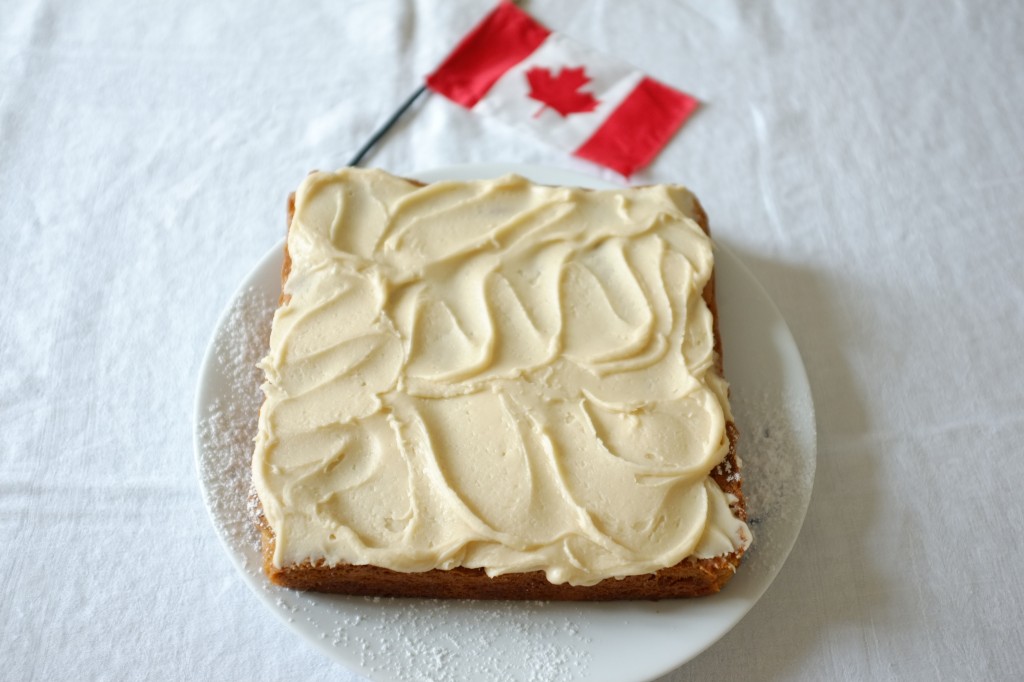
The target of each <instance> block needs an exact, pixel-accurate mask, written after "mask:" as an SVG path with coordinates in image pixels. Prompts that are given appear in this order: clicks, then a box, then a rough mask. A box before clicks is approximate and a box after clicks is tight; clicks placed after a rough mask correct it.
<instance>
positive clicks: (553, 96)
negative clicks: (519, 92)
mask: <svg viewBox="0 0 1024 682" xmlns="http://www.w3.org/2000/svg"><path fill="white" fill-rule="evenodd" d="M526 80H527V81H528V82H529V83H530V92H528V93H527V96H528V97H529V98H530V99H535V100H537V101H538V102H541V103H543V104H544V106H542V107H541V108H540V109H538V110H537V113H536V114H534V115H533V117H534V118H536V117H538V116H540V114H541V112H542V111H544V110H545V109H547V108H548V107H551V108H552V109H554V110H555V111H557V112H558V113H559V114H561V115H562V116H563V117H565V116H568V115H569V114H576V113H583V112H587V111H593V110H594V109H596V108H597V105H598V104H600V103H601V102H600V100H598V99H595V98H594V95H592V94H591V93H589V92H580V88H582V87H583V86H584V85H586V84H587V83H589V82H590V78H589V77H588V76H587V74H586V73H585V72H584V71H583V67H582V66H577V67H576V68H569V67H562V69H561V70H560V71H559V72H558V75H557V76H556V75H555V74H553V73H552V72H551V69H546V68H544V67H543V66H535V67H533V68H532V69H530V70H529V71H527V72H526Z"/></svg>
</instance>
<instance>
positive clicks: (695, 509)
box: [252, 168, 751, 600]
mask: <svg viewBox="0 0 1024 682" xmlns="http://www.w3.org/2000/svg"><path fill="white" fill-rule="evenodd" d="M713 274H714V258H713V251H712V243H711V240H710V238H709V236H708V231H707V221H706V218H705V215H704V212H703V210H702V209H701V207H700V205H699V204H698V202H697V200H696V199H695V198H694V197H693V195H692V194H691V193H690V192H688V191H687V190H686V189H684V188H682V187H678V186H651V187H637V188H627V189H616V190H600V191H594V190H584V189H579V188H572V187H550V186H543V185H538V184H534V183H532V182H530V181H528V180H526V179H524V178H522V177H519V176H516V175H508V176H505V177H500V178H497V179H492V180H481V181H471V182H456V181H446V182H436V183H432V184H427V185H423V184H421V183H418V182H414V181H410V180H406V179H403V178H399V177H395V176H392V175H389V174H387V173H385V172H383V171H379V170H360V169H352V168H350V169H345V170H341V171H338V172H335V173H321V172H318V173H313V174H311V175H310V176H308V177H307V178H306V180H305V181H304V182H303V183H302V185H301V186H300V187H299V189H298V191H297V192H296V194H295V196H294V197H293V203H292V205H291V210H290V211H289V229H288V239H287V246H286V254H285V265H284V271H283V276H282V295H281V306H280V308H279V309H278V310H277V312H276V314H275V316H274V321H273V328H272V331H271V337H270V350H269V354H268V355H267V357H266V358H265V359H264V360H263V361H262V363H261V368H262V369H263V371H264V373H265V377H266V381H265V383H264V384H263V391H264V394H265V395H266V400H265V402H264V404H263V407H262V409H261V411H260V417H259V431H258V434H257V436H256V446H255V452H254V455H253V461H252V474H253V485H254V489H255V491H256V495H257V496H258V501H259V505H258V506H259V508H260V514H259V518H258V520H257V523H258V525H259V528H260V531H261V535H262V538H263V550H264V568H265V570H266V573H267V574H268V576H269V577H270V579H271V580H272V581H273V582H275V583H277V584H280V585H285V586H290V587H295V588H299V589H311V590H320V591H329V592H341V593H346V594H364V595H394V596H425V597H444V598H479V599H569V600H601V599H660V598H668V597H687V596H699V595H703V594H709V593H712V592H717V591H718V590H719V589H721V587H722V586H723V585H724V584H725V582H726V581H727V580H728V579H729V578H730V577H731V576H732V574H733V573H734V572H735V570H736V568H737V566H738V564H739V561H740V557H741V556H742V554H743V552H744V551H745V549H746V548H747V546H748V545H749V543H750V540H751V535H750V531H749V529H748V528H747V526H746V523H745V519H746V511H745V507H744V500H743V495H742V491H741V487H740V477H739V460H738V457H737V455H736V437H737V432H736V429H735V427H734V425H733V422H732V416H731V413H730V411H729V403H728V385H727V384H726V382H725V379H724V377H723V374H722V355H721V342H720V339H719V335H718V325H717V319H716V313H717V310H716V301H715V295H714V280H713Z"/></svg>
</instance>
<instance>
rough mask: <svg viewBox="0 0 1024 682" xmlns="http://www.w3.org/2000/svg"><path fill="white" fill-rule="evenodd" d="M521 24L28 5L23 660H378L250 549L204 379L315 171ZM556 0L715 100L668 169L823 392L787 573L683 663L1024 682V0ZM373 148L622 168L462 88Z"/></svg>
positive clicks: (14, 474) (14, 112) (56, 670)
mask: <svg viewBox="0 0 1024 682" xmlns="http://www.w3.org/2000/svg"><path fill="white" fill-rule="evenodd" d="M489 7H490V2H489V1H488V0H459V1H458V2H441V1H440V0H407V1H405V2H399V1H397V0H395V1H389V2H381V1H377V2H369V1H367V2H347V3H344V2H336V3H318V4H315V5H314V4H311V6H307V7H301V8H300V7H297V6H293V5H292V4H291V3H272V2H266V1H265V0H247V1H246V2H237V1H236V2H228V3H217V2H196V1H194V0H185V1H182V2H174V3H156V4H154V3H124V2H114V1H112V0H93V1H90V2H80V1H69V2H64V1H61V0H2V1H0V206H2V209H0V236H2V241H3V248H2V249H0V277H2V281H3V287H2V291H3V292H4V303H3V305H0V538H2V541H3V551H2V552H0V585H2V598H0V632H2V637H0V652H2V653H0V659H2V661H3V663H2V667H0V669H2V671H3V672H2V673H0V677H3V678H6V679H13V680H34V679H40V680H44V679H45V680H49V679H68V680H71V679H75V680H78V679H100V678H103V679H140V680H141V679H146V680H149V679H205V680H249V679H280V680H304V681H306V680H327V679H330V680H356V679H359V678H357V677H356V676H354V675H353V674H351V673H349V672H348V671H346V670H345V669H343V668H342V667H340V666H339V665H337V664H335V663H333V662H331V661H330V660H328V659H327V658H325V657H324V656H322V655H321V654H320V653H318V652H317V651H315V650H314V649H313V648H311V647H310V646H308V645H307V644H306V643H304V642H303V641H301V640H300V639H299V638H297V637H296V636H295V635H293V634H292V633H291V632H290V631H288V630H287V629H286V628H285V627H284V626H283V625H282V624H281V623H280V622H278V620H277V619H276V618H275V617H274V616H272V615H271V614H270V613H269V612H268V611H267V610H265V609H264V607H263V606H262V605H261V604H260V603H259V602H258V601H257V600H256V599H255V598H254V597H253V596H252V595H251V594H250V593H249V591H248V589H247V588H246V587H245V586H244V584H243V583H242V581H241V580H240V579H239V577H238V576H237V575H236V573H235V569H234V568H233V567H232V566H231V564H230V563H229V561H228V559H227V557H226V556H225V554H224V551H223V550H222V548H221V546H220V544H219V542H218V540H217V538H216V535H215V533H214V531H213V528H212V526H211V524H210V522H209V520H208V519H207V515H206V512H205V511H204V508H203V503H202V500H201V496H200V491H199V487H198V484H197V481H196V474H195V469H194V465H193V459H192V402H193V396H194V391H195V386H196V378H197V374H198V370H199V364H200V361H201V358H202V355H203V352H204V349H205V345H206V343H207V340H208V339H209V337H210V334H211V332H212V330H213V327H214V324H215V321H216V319H217V316H218V313H219V312H220V310H221V309H222V308H223V306H224V305H225V304H226V302H227V301H228V300H229V298H230V295H231V293H232V291H233V290H234V288H235V287H236V285H237V284H238V282H239V281H240V280H241V279H242V277H243V276H244V275H245V274H246V272H247V271H248V270H249V269H250V268H251V267H252V266H253V265H254V264H255V262H256V261H257V260H258V259H259V257H260V256H261V255H262V254H263V253H264V252H266V250H267V249H268V248H269V247H270V246H271V245H272V244H274V243H275V242H276V241H277V240H278V239H280V237H281V235H282V233H283V228H284V201H285V198H286V197H287V195H288V192H289V191H290V190H292V189H293V188H294V187H295V186H296V185H297V183H298V182H299V181H300V180H301V178H302V177H303V176H304V175H305V173H306V172H307V171H308V170H310V169H312V168H330V167H336V166H340V165H343V164H344V163H345V162H346V160H347V158H348V157H349V155H350V154H351V153H352V152H353V151H354V150H355V149H356V148H357V147H358V146H359V145H360V144H361V143H362V142H363V141H364V139H365V138H366V137H367V136H368V135H369V133H370V132H371V130H372V129H373V128H374V127H375V125H376V124H378V123H379V122H380V121H381V120H382V119H383V118H384V117H385V116H386V115H387V114H388V113H389V112H390V111H391V110H392V109H393V108H394V107H395V106H396V104H397V103H398V102H399V101H400V100H402V99H403V98H404V97H405V96H406V95H407V94H408V93H409V92H411V91H412V90H413V89H414V88H415V87H416V85H417V84H418V83H419V82H420V79H421V77H422V76H423V75H424V74H425V73H426V72H428V71H429V70H430V69H431V67H432V66H433V65H434V64H435V63H436V62H437V61H438V60H439V59H440V58H441V57H442V56H443V55H444V54H445V52H446V51H447V50H448V49H449V48H450V47H451V46H452V45H453V44H454V41H455V40H456V39H457V38H458V37H459V36H461V35H462V34H463V33H464V32H465V31H466V30H467V29H468V28H469V27H470V26H471V25H472V24H473V23H474V22H475V21H476V20H477V18H479V17H480V16H482V15H483V14H484V13H485V12H486V11H487V10H488V8H489ZM528 9H529V10H530V11H531V12H532V13H533V14H534V15H535V16H536V17H538V18H539V19H540V20H541V21H543V22H544V23H546V24H548V25H549V26H551V27H553V28H556V29H558V30H561V31H563V32H565V33H567V34H569V35H571V36H572V37H574V38H576V39H577V40H579V41H582V42H585V43H588V44H590V45H592V46H594V47H597V48H599V49H602V50H604V51H606V52H608V53H611V54H614V55H617V56H619V57H621V58H622V59H624V60H626V61H629V62H632V63H634V64H636V65H637V66H639V67H641V68H642V69H644V70H646V71H647V72H649V73H650V74H652V75H654V76H656V77H658V78H660V79H662V80H665V81H667V82H669V83H671V84H673V85H676V86H678V87H680V88H682V89H685V90H688V91H689V92H692V93H693V94H695V95H696V96H698V97H699V98H700V99H701V100H703V101H704V102H705V103H706V104H705V106H704V107H703V108H702V109H701V110H700V112H699V113H698V114H697V115H696V116H695V117H694V118H693V119H692V121H691V122H690V123H689V124H687V125H686V126H685V127H684V129H683V130H682V132H681V133H680V134H679V135H678V136H677V137H676V138H675V139H674V140H673V142H672V143H671V144H670V146H669V147H668V148H667V150H666V151H665V152H664V153H663V154H662V155H661V156H660V157H659V158H658V159H657V161H656V163H655V164H654V165H653V166H651V167H650V168H649V169H648V170H647V171H645V172H642V173H640V174H639V175H637V176H636V178H635V180H636V181H637V182H652V181H681V182H684V183H686V184H688V185H690V186H691V187H692V188H693V189H694V190H695V191H696V193H697V194H698V196H700V198H701V199H702V201H703V203H704V204H705V206H706V208H707V210H708V213H709V214H710V216H711V220H712V225H713V229H714V231H715V234H716V235H717V236H718V238H719V239H720V240H721V241H723V242H725V243H728V244H729V245H730V246H731V247H732V250H733V251H734V252H736V253H737V254H738V255H739V257H740V258H741V259H742V260H743V261H744V262H745V263H746V264H747V265H748V266H749V268H750V269H751V270H752V271H753V273H754V274H755V276H756V277H757V278H758V279H759V280H760V281H761V282H762V283H763V284H764V286H765V287H766V289H767V290H768V292H769V294H770V295H771V296H772V297H773V298H774V300H775V301H776V302H777V303H778V305H779V307H780V308H781V310H782V313H783V315H784V316H785V318H786V319H787V320H788V322H789V324H790V326H791V328H792V330H793V333H794V335H795V337H796V340H797V342H798V344H799V347H800V349H801V352H802V354H803V358H804V360H805V363H806V366H807V370H808V373H809V376H810V381H811V385H812V389H813V391H814V396H815V401H816V406H817V410H818V413H817V414H818V430H819V459H818V475H817V480H816V486H815V492H814V498H813V501H812V503H811V507H810V511H809V514H808V517H807V522H806V525H805V526H804V530H803V533H802V535H801V537H800V540H799V541H798V543H797V546H796V548H795V550H794V552H793V554H792V555H791V557H790V559H789V562H788V563H787V564H786V566H785V567H784V569H783V571H782V573H781V574H780V575H779V577H778V579H777V581H776V583H775V584H774V586H773V587H772V588H771V589H770V590H769V592H768V593H767V594H766V595H765V597H764V598H763V600H762V601H761V602H760V603H759V604H758V605H757V606H756V607H755V608H754V610H753V611H752V612H751V613H750V614H749V615H748V616H747V617H746V618H745V619H744V620H743V621H742V622H741V623H740V624H739V626H737V627H736V628H735V629H734V630H733V631H732V632H731V633H730V634H729V635H727V636H726V637H725V638H724V639H723V640H721V641H720V642H719V643H718V644H717V645H715V646H714V647H712V648H711V649H710V650H708V651H707V652H706V653H704V654H702V655H701V656H700V657H698V658H697V659H696V660H694V661H693V662H691V663H690V664H688V665H686V666H685V667H683V668H681V669H679V670H677V671H676V672H674V673H672V674H671V675H669V676H668V677H667V678H666V679H670V680H690V679H694V680H697V679H721V680H732V679H765V680H789V679H802V680H822V679H836V680H863V679H900V680H903V679H986V680H987V679H1020V677H1021V676H1022V675H1024V663H1022V653H1021V652H1022V650H1024V641H1022V632H1024V628H1022V626H1021V623H1020V613H1021V612H1024V580H1021V579H1020V577H1019V566H1020V564H1021V560H1022V559H1024V556H1022V551H1021V542H1020V540H1019V538H1018V537H1017V534H1018V533H1019V532H1020V529H1021V528H1022V527H1024V503H1022V496H1021V494H1020V489H1021V486H1022V484H1024V457H1022V456H1021V455H1022V445H1021V444H1022V443H1024V417H1022V413H1024V380H1022V379H1024V377H1022V373H1021V362H1022V355H1021V347H1022V339H1024V271H1022V266H1024V115H1022V111H1024V80H1022V76H1021V74H1020V68H1021V65H1022V64H1024V40H1022V38H1021V36H1022V35H1024V9H1022V6H1021V5H1020V4H1019V3H1017V2H1014V1H1013V0H1005V1H1003V2H998V1H992V2H975V3H970V2H962V1H961V2H935V1H932V0H915V1H913V2H903V3H890V2H884V1H883V0H871V1H869V2H860V3H852V2H851V3H818V2H811V1H800V2H783V1H780V2H766V3H754V2H750V3H741V2H721V3H699V2H692V1H691V2H673V1H670V0H660V1H651V2H646V3H623V2H613V1H604V2H593V3H588V4H587V5H586V6H584V5H583V3H578V4H577V3H556V2H540V1H536V2H533V3H531V4H530V5H529V6H528ZM368 161H369V163H370V164H372V165H379V166H381V167H383V168H386V169H388V170H391V171H394V172H396V173H401V174H411V173H412V172H414V171H415V170H417V169H424V168H429V167H435V166H440V165H449V164H455V163H473V162H490V161H515V162H526V163H539V164H546V165H551V166H559V167H567V168H572V169H577V170H583V171H585V172H597V171H595V170H594V169H593V168H592V167H590V166H589V165H587V164H585V163H583V162H578V161H575V160H573V159H571V158H569V157H567V156H566V155H564V154H562V153H560V152H558V151H555V150H552V149H549V148H547V147H545V146H543V145H542V144H541V143H538V142H535V141H533V140H531V139H524V138H523V137H522V136H520V135H519V134H516V133H512V132H509V131H507V130H505V129H503V128H501V127H500V125H498V124H494V123H491V122H489V121H487V120H483V119H481V118H479V117H477V116H476V115H474V114H471V113H469V112H466V111H463V110H460V109H459V108H457V107H455V106H454V105H452V104H450V103H449V102H447V101H444V100H442V99H441V98H439V97H437V96H433V97H430V98H428V99H426V100H425V101H424V102H422V103H421V104H420V105H418V106H417V107H416V108H415V109H414V110H413V111H412V112H411V113H410V115H409V116H408V117H407V118H406V119H404V120H403V122H402V123H401V125H400V126H399V128H398V129H397V130H396V131H395V132H394V134H393V135H391V136H390V137H389V138H388V139H387V140H386V142H385V143H384V144H383V145H382V146H381V147H380V149H379V150H378V151H377V152H376V153H375V154H374V155H373V156H372V157H371V158H370V159H369V160H368ZM605 175H608V177H613V176H611V175H610V174H605Z"/></svg>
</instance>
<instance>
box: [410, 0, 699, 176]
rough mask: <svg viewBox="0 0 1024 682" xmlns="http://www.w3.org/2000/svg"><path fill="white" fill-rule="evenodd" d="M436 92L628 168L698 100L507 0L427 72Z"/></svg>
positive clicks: (645, 158)
mask: <svg viewBox="0 0 1024 682" xmlns="http://www.w3.org/2000/svg"><path fill="white" fill-rule="evenodd" d="M427 86H428V87H429V88H430V89H431V90H433V91H434V92H437V93H440V94H442V95H444V96H445V97H447V98H448V99H450V100H452V101H453V102H456V103H458V104H460V105H462V106H464V107H466V108H468V109H472V110H473V111H476V112H478V113H480V114H483V115H485V116H489V117H491V118H494V119H496V120H499V121H502V122H503V123H506V124H508V125H509V126H512V127H513V128H516V129H519V130H522V131H524V132H526V133H530V134H532V135H535V136H537V137H539V138H540V139H542V140H545V141H547V142H548V143H550V144H552V145H554V146H556V147H559V148H562V149H565V150H567V151H569V152H571V153H572V154H574V155H576V156H578V157H580V158H583V159H587V160H589V161H593V162H594V163H597V164H600V165H602V166H606V167H608V168H611V169H613V170H615V171H618V172H619V173H622V174H623V175H626V176H628V175H631V174H632V173H633V172H635V171H636V170H638V169H640V168H643V167H644V166H646V165H647V164H649V163H650V162H651V161H652V160H653V159H654V157H655V156H656V155H657V154H658V152H660V151H661V149H662V148H663V147H664V146H665V145H666V144H667V143H668V141H669V140H670V139H671V137H672V135H673V134H674V133H675V132H676V131H677V130H678V129H679V127H680V126H682V124H683V123H684V122H685V121H686V119H687V118H689V116H690V115H691V114H692V113H693V112H694V110H695V109H696V108H697V106H698V102H697V100H696V99H694V98H693V97H691V96H690V95H688V94H686V93H684V92H681V91H679V90H676V89H675V88H672V87H670V86H668V85H665V84H664V83H661V82H660V81H657V80H655V79H653V78H651V77H649V76H647V75H645V74H643V73H642V72H640V71H638V70H636V69H634V68H633V67H631V66H628V65H626V64H623V63H621V62H618V61H616V60H614V59H609V58H608V57H606V56H604V55H602V54H599V53H597V52H594V51H593V50H591V49H589V48H588V47H585V46H583V45H580V44H579V43H576V42H574V41H573V40H571V39H569V38H566V37H565V36H563V35H561V34H558V33H554V32H552V31H550V30H549V29H547V28H546V27H544V26H543V25H541V24H540V23H538V22H537V21H536V20H535V19H533V18H532V17H531V16H530V15H528V14H526V13H525V12H523V11H522V10H521V9H519V8H518V7H516V6H515V5H513V4H512V3H511V2H502V3H500V4H499V5H498V7H497V8H495V9H494V11H492V12H491V13H490V14H489V15H488V16H487V17H485V18H484V20H483V21H482V22H480V23H479V24H478V25H477V26H476V28H474V29H473V30H472V31H470V32H469V34H468V35H466V37H465V38H463V39H462V42H460V43H459V45H458V46H457V47H456V48H455V50H454V51H453V52H452V53H451V54H450V55H449V56H448V58H447V59H445V61H444V62H443V63H442V64H441V66H439V67H438V68H437V70H436V71H434V72H433V73H432V74H430V75H429V76H428V77H427Z"/></svg>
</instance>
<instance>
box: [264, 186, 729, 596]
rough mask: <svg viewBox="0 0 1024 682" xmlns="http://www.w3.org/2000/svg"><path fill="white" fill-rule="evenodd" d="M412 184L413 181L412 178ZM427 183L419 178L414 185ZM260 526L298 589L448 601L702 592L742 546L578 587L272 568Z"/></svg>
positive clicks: (723, 481) (521, 579) (315, 566)
mask: <svg viewBox="0 0 1024 682" xmlns="http://www.w3.org/2000/svg"><path fill="white" fill-rule="evenodd" d="M412 182H415V181H412ZM415 184H417V185H422V183H415ZM294 211H295V195H294V194H293V195H291V196H290V197H289V201H288V227H289V228H290V227H291V224H292V219H293V217H294ZM694 213H695V214H696V215H695V216H694V219H695V220H696V222H697V223H698V224H699V225H700V227H701V228H702V229H703V230H704V232H705V233H707V234H710V231H709V226H708V220H707V216H706V213H705V212H704V210H703V208H702V207H701V206H700V204H699V203H698V202H697V200H696V199H694ZM291 264H292V262H291V257H290V254H289V252H288V245H287V240H286V243H285V251H284V260H283V265H282V272H281V284H282V293H281V297H280V304H281V305H283V304H285V303H286V302H287V301H288V298H289V297H288V296H287V294H285V293H284V285H285V283H286V282H287V280H288V277H289V274H290V272H291ZM714 282H715V279H714V274H712V276H711V279H710V280H709V281H708V283H707V285H706V286H705V287H704V290H703V292H702V296H703V299H704V301H705V302H706V304H707V307H708V309H709V310H710V312H711V315H712V317H713V326H712V329H713V333H714V352H715V366H716V369H717V370H718V372H719V374H722V375H723V376H724V373H723V366H722V340H721V336H720V333H719V322H718V306H717V299H716V296H715V284H714ZM726 435H727V438H728V440H729V450H728V454H727V455H726V457H725V458H724V460H723V461H722V462H721V463H720V464H719V465H718V466H716V467H715V468H714V469H713V470H712V471H711V474H710V476H711V478H713V479H714V480H715V482H716V483H717V484H718V486H719V487H720V488H721V490H722V492H724V493H725V494H726V495H731V496H733V497H734V498H735V502H733V503H732V504H731V505H730V508H731V509H732V511H733V513H734V514H735V516H736V517H737V518H739V519H741V520H743V521H745V520H746V518H747V515H746V506H745V499H744V496H743V491H742V485H741V478H740V476H739V470H740V465H739V458H738V455H737V451H736V446H737V440H738V436H739V432H738V430H737V429H736V426H735V424H734V423H733V422H732V421H728V422H727V423H726ZM256 523H257V527H258V529H259V531H260V536H261V540H262V555H263V568H264V571H265V573H266V574H267V576H268V577H269V578H270V580H271V581H272V582H273V583H275V584H277V585H280V586H283V587H290V588H294V589H299V590H311V591H317V592H332V593H339V594H351V595H365V596H394V597H426V598H443V599H513V600H556V601H610V600H658V599H669V598H685V597H700V596H705V595H709V594H714V593H716V592H718V591H719V590H721V589H722V587H723V586H724V585H725V584H726V583H727V582H728V581H729V579H730V578H732V576H733V575H734V573H735V572H736V570H737V568H738V566H739V564H740V560H741V558H742V556H743V553H744V549H743V548H740V549H738V550H736V551H733V552H731V553H728V554H723V555H720V556H717V557H712V558H704V559H697V558H693V557H691V558H687V559H685V560H683V561H681V562H680V563H678V564H676V565H674V566H669V567H667V568H663V569H661V570H658V571H656V572H654V573H649V574H645V575H632V576H626V577H621V578H608V579H605V580H603V581H601V582H599V583H597V584H595V585H589V586H575V585H570V584H568V583H564V584H554V583H551V582H549V581H548V579H547V577H546V576H545V574H544V572H542V571H533V572H528V573H510V574H505V575H499V576H495V577H489V576H487V575H486V573H485V572H484V570H483V569H470V568H463V567H458V568H453V569H449V570H439V569H434V570H429V571H424V572H415V573H405V572H399V571H394V570H390V569H387V568H383V567H379V566H372V565H350V564H343V565H335V566H328V565H326V564H325V563H324V562H323V561H320V562H315V563H311V562H308V561H307V562H303V563H300V564H294V565H288V566H280V567H279V566H275V565H274V561H273V557H274V542H275V537H274V531H273V529H272V528H271V527H270V525H269V524H268V523H267V522H266V520H265V518H264V517H263V515H262V513H261V512H260V513H258V518H257V522H256Z"/></svg>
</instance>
